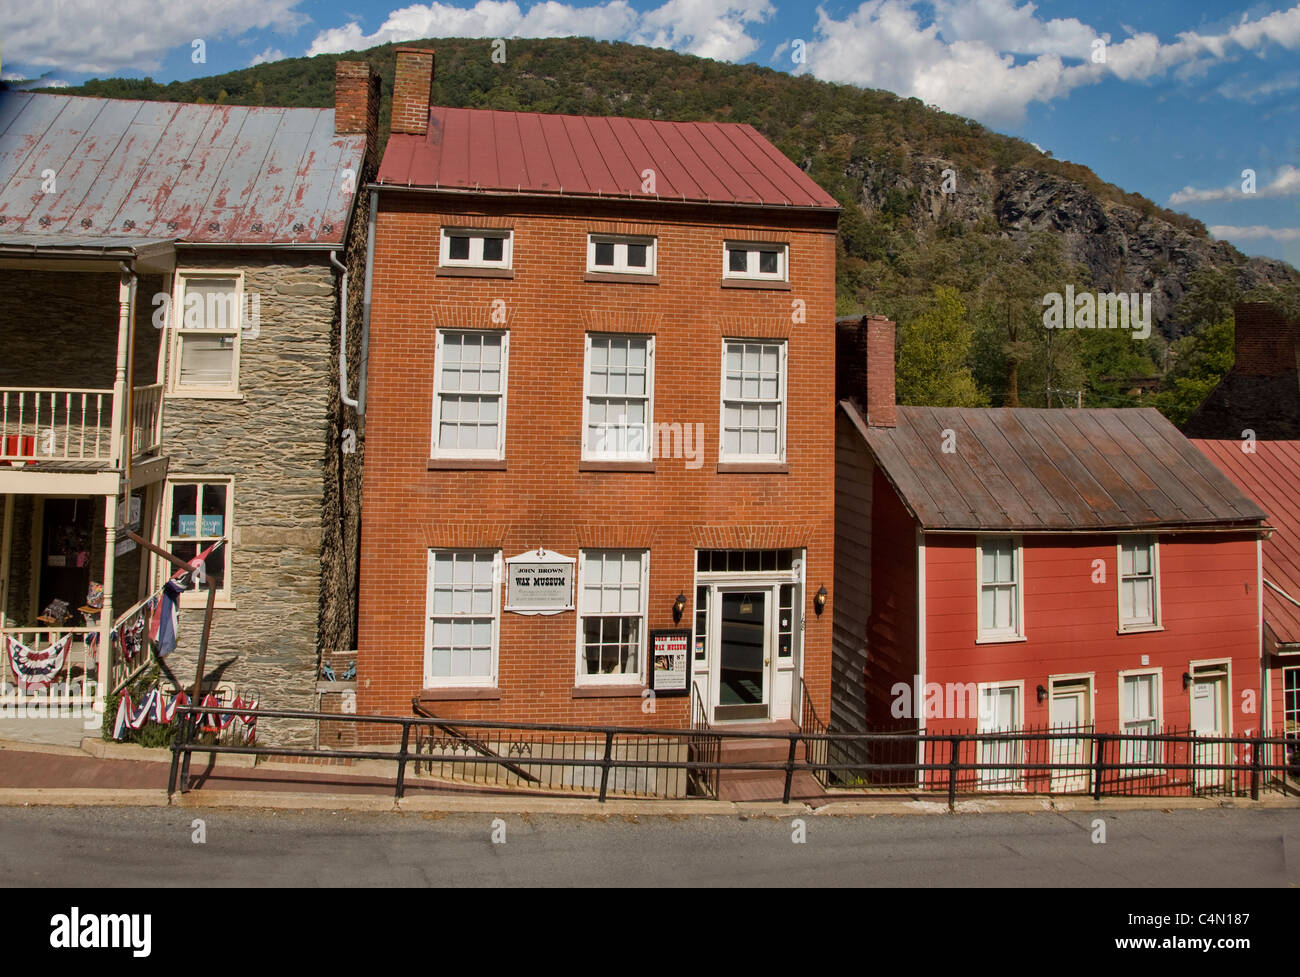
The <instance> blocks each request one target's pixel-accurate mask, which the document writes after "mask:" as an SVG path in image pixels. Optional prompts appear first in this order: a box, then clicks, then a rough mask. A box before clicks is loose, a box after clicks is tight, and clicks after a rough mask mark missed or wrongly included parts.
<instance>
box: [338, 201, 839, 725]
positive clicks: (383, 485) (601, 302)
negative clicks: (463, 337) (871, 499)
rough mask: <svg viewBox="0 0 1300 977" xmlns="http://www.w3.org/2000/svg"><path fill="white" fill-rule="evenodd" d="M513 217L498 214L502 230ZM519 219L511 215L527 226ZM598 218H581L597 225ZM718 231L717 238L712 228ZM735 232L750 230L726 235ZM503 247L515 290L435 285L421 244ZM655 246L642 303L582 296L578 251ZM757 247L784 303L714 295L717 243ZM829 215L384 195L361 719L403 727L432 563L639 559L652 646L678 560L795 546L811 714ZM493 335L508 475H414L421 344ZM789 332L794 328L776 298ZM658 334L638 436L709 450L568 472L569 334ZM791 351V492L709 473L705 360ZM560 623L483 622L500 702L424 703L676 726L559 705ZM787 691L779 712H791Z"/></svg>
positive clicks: (823, 699)
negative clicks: (770, 341)
mask: <svg viewBox="0 0 1300 977" xmlns="http://www.w3.org/2000/svg"><path fill="white" fill-rule="evenodd" d="M510 208H514V210H513V213H512V212H511V210H510ZM525 208H526V209H525ZM597 213H599V215H600V216H599V218H597V216H595V215H596V214H597ZM723 221H727V222H726V223H723ZM737 221H748V222H749V223H737ZM443 223H447V224H452V225H462V226H464V225H479V226H509V227H512V228H513V229H514V244H513V249H514V260H513V264H514V277H513V279H511V280H503V279H499V278H465V277H440V276H438V275H437V274H436V271H437V263H438V242H439V227H440V225H441V224H443ZM619 230H622V231H625V232H629V233H632V232H639V233H649V234H655V235H657V237H658V277H659V281H660V284H658V285H649V284H624V283H610V282H585V281H584V280H583V278H584V274H585V271H586V247H587V244H586V242H587V234H588V232H591V231H603V232H611V231H614V232H616V231H619ZM764 236H770V238H771V239H773V240H782V241H788V242H789V245H790V278H791V288H790V290H788V291H787V290H777V289H755V290H750V289H736V288H723V287H721V284H720V283H721V279H722V243H723V241H724V240H726V239H734V238H741V239H754V238H756V237H758V238H760V239H761V238H763V237H764ZM834 261H835V239H834V215H833V214H821V215H811V216H810V215H808V214H806V213H804V214H802V215H800V214H783V213H780V212H775V211H772V212H766V213H761V214H760V213H759V212H756V211H755V212H748V214H746V212H739V211H735V210H732V209H730V208H728V209H722V208H703V207H698V208H696V207H691V208H688V207H686V206H662V205H659V206H653V205H651V206H647V205H644V204H636V203H609V204H606V205H604V206H603V207H602V208H599V209H598V208H596V207H594V206H592V205H591V204H589V203H564V202H558V201H557V202H555V203H551V202H547V201H539V202H537V203H536V204H530V203H528V202H525V201H520V200H518V199H516V200H514V201H509V200H506V201H501V202H499V203H494V202H493V201H490V200H482V199H480V200H479V201H477V202H475V201H469V200H464V199H454V198H444V197H440V196H438V195H432V194H409V195H401V196H398V195H396V194H393V193H385V194H383V195H382V198H381V203H380V212H379V216H378V226H377V232H376V242H375V258H374V283H373V292H372V294H373V307H372V312H371V332H370V364H369V373H368V404H367V418H366V425H367V426H366V468H365V489H364V505H363V520H364V521H363V530H362V556H361V598H360V604H361V606H360V632H359V637H358V645H359V652H360V663H359V673H358V679H359V681H358V710H359V712H361V713H363V714H366V713H370V714H375V713H387V714H399V715H402V714H409V713H410V703H411V697H412V696H413V695H415V694H417V693H418V692H419V691H420V689H421V686H422V684H423V668H424V632H425V593H426V576H427V572H426V562H427V556H426V554H427V550H428V548H429V547H448V546H455V547H483V548H491V549H499V550H501V552H502V556H503V558H504V557H510V556H513V555H515V554H517V553H520V552H522V551H524V550H528V549H532V548H536V547H537V546H539V545H540V546H545V547H547V548H548V549H552V550H557V551H559V552H560V553H563V554H564V555H566V556H573V557H576V556H578V550H579V549H580V548H583V549H585V548H593V547H628V548H649V549H650V580H649V597H648V600H649V606H648V610H649V616H648V621H647V625H648V627H649V628H651V629H655V628H662V627H673V626H674V622H673V620H672V615H671V609H672V604H673V598H674V597H675V596H676V595H677V594H678V592H679V591H680V592H684V593H685V594H686V595H687V597H688V598H689V601H688V606H687V609H686V613H685V615H684V616H683V619H682V625H681V626H689V624H690V622H691V621H692V619H693V617H692V615H693V611H694V607H693V603H694V600H693V596H694V595H693V592H692V580H693V567H694V551H695V548H696V547H701V548H715V547H716V548H765V547H807V563H806V581H807V586H806V588H805V590H806V593H805V594H804V598H805V608H804V613H805V617H806V620H807V630H806V632H805V635H804V680H805V682H806V683H807V684H808V686H809V689H810V693H811V694H812V695H813V698H814V705H815V708H816V709H817V711H818V712H819V713H820V714H821V715H829V702H830V693H829V683H830V658H831V654H830V637H831V618H832V615H831V613H830V611H831V610H832V608H833V605H834V600H835V596H834V594H831V597H830V601H829V603H828V606H827V613H825V614H823V615H821V616H818V615H816V614H814V613H813V609H812V595H813V594H814V593H815V592H816V591H817V588H818V587H819V586H821V585H823V584H825V585H826V586H827V587H828V589H830V585H831V583H832V567H833V553H832V547H833V533H834V522H833V507H834V498H833V492H834V480H833V466H834V406H835V399H834V376H835V371H834V328H835V327H834V314H835V294H834V279H835V275H834ZM498 299H500V300H502V301H503V302H505V304H506V312H507V322H506V327H507V328H508V329H509V332H510V353H509V367H508V384H509V386H508V391H507V398H508V407H507V421H506V423H507V427H506V464H507V470H506V471H430V470H428V468H427V466H428V460H429V455H430V436H431V424H432V409H433V407H432V391H433V382H434V351H435V329H436V328H437V327H439V326H447V327H462V328H464V327H470V328H500V327H501V326H500V324H493V323H492V322H491V318H490V317H491V314H492V303H493V302H494V301H495V300H498ZM793 300H799V301H801V302H803V303H805V306H806V310H805V317H804V318H805V321H803V322H798V323H796V322H792V315H791V309H792V301H793ZM589 330H595V331H601V330H604V331H625V332H637V333H653V334H654V335H655V378H654V420H655V422H656V423H659V422H668V423H671V422H678V423H681V424H683V425H685V424H691V425H694V424H695V423H696V422H699V423H701V424H702V425H703V429H704V432H705V445H704V455H703V461H704V464H703V467H700V468H698V469H694V470H691V469H688V468H687V467H686V464H687V462H686V461H685V460H684V459H681V458H668V459H664V458H661V459H659V460H658V462H657V468H656V471H654V472H653V473H640V472H580V471H579V470H578V469H579V460H580V452H581V429H582V409H583V396H582V391H583V356H584V346H585V334H586V332H587V331H589ZM724 336H726V337H728V338H733V337H742V338H747V337H782V338H786V339H787V341H788V367H787V368H788V389H789V393H788V399H787V431H786V459H787V462H788V466H789V471H788V473H771V472H764V473H760V474H753V473H744V474H741V473H719V472H718V471H717V459H718V435H719V430H718V429H719V400H720V396H721V341H722V338H723V337H724ZM576 642H577V617H576V614H575V612H566V613H562V614H558V615H555V616H552V617H545V616H521V615H517V614H512V613H504V612H502V614H501V629H500V665H499V673H498V686H499V690H500V699H499V700H497V701H455V702H447V701H440V702H437V703H435V705H434V708H435V709H436V711H437V712H438V713H439V714H440V715H444V716H453V717H461V718H464V717H476V718H477V717H482V718H511V719H517V720H526V721H562V722H602V723H630V724H637V725H652V724H653V725H669V726H675V725H681V724H682V723H684V722H685V721H686V720H687V718H688V710H689V699H687V698H672V699H666V698H661V699H659V701H658V704H657V711H656V712H655V713H653V714H646V713H643V712H642V709H641V703H642V700H641V698H640V697H639V695H634V696H623V697H620V698H581V697H575V695H574V687H575V663H576V655H577V644H576ZM797 694H798V693H797V690H796V695H797Z"/></svg>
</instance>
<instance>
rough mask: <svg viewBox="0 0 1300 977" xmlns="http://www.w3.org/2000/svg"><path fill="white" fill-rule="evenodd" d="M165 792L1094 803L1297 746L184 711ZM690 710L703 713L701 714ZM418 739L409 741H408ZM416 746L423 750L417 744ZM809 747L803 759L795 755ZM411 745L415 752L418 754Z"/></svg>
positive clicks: (1282, 784)
mask: <svg viewBox="0 0 1300 977" xmlns="http://www.w3.org/2000/svg"><path fill="white" fill-rule="evenodd" d="M177 711H178V714H179V715H181V716H182V719H181V731H180V735H179V736H177V738H176V740H175V742H174V744H173V746H172V750H173V756H172V767H171V774H170V778H169V781H168V792H169V793H174V792H175V791H176V790H177V789H178V787H179V789H181V790H182V791H184V790H188V789H190V778H189V767H190V758H191V757H192V755H193V754H195V753H207V754H211V755H214V756H215V755H216V754H223V753H230V754H244V755H253V756H266V757H273V756H282V757H315V758H329V759H338V758H339V757H346V758H349V759H355V760H383V761H389V762H393V763H395V764H396V770H397V780H396V787H395V793H396V796H397V797H399V798H400V797H402V796H403V795H404V793H405V790H406V778H407V771H408V769H409V768H410V765H411V764H415V772H416V773H417V774H419V773H421V772H423V773H428V774H434V775H438V776H440V777H441V778H443V779H447V780H454V781H457V782H460V783H475V784H481V785H484V786H490V787H497V788H501V787H505V788H514V789H519V790H529V791H534V790H552V791H575V792H579V793H583V794H594V795H595V796H596V797H597V798H598V799H599V800H601V801H604V800H606V798H607V797H608V796H609V795H610V794H615V795H618V796H625V797H713V798H716V797H717V796H718V784H719V783H720V781H721V780H723V779H724V778H725V776H726V773H727V772H728V771H755V770H759V771H771V773H772V777H773V779H774V781H775V782H776V783H778V784H780V783H783V785H784V790H783V801H784V802H786V803H788V802H789V800H790V788H791V782H792V780H793V777H794V774H795V773H796V772H797V771H800V770H806V771H810V772H812V773H813V774H814V775H815V776H817V778H818V780H819V782H820V783H821V784H822V785H823V786H824V787H825V788H827V790H828V791H829V793H830V796H831V797H854V796H860V795H861V794H862V793H863V792H868V793H873V794H874V793H884V794H889V793H898V792H899V791H902V792H904V793H908V794H927V795H928V794H937V795H940V796H943V795H946V797H947V801H948V804H949V806H950V807H952V806H955V804H956V801H957V798H958V797H959V796H972V795H973V796H987V795H989V794H1048V795H1081V796H1091V797H1093V798H1095V799H1097V800H1100V799H1101V798H1103V797H1113V796H1134V795H1147V796H1196V795H1236V796H1250V797H1252V798H1255V799H1258V798H1259V796H1260V795H1261V793H1264V792H1269V791H1271V792H1277V793H1294V794H1300V743H1298V742H1297V740H1296V739H1295V738H1294V737H1291V738H1288V737H1286V736H1284V735H1282V733H1281V732H1280V731H1279V732H1277V733H1273V734H1270V735H1256V736H1251V737H1241V736H1237V737H1228V736H1198V735H1196V734H1194V733H1191V732H1188V731H1183V732H1178V731H1177V730H1173V729H1171V730H1167V731H1161V732H1155V733H1147V734H1122V735H1121V734H1116V733H1101V732H1097V731H1095V730H1094V729H1093V728H1092V727H1077V728H1068V729H1063V728H1059V727H1058V728H1050V729H1047V728H1041V729H1017V730H1006V731H998V732H979V733H971V732H932V731H927V732H925V733H917V732H911V731H903V732H899V731H889V732H871V733H842V732H829V731H826V730H824V729H823V728H820V727H821V724H820V723H819V722H817V721H816V718H815V715H814V714H812V713H811V712H810V711H809V712H806V713H805V717H804V718H805V726H807V727H809V728H807V729H803V728H801V729H799V730H796V731H793V732H790V733H782V734H778V735H775V736H774V735H773V734H772V733H771V732H747V731H741V730H733V729H727V728H717V727H710V726H709V725H708V723H707V722H706V721H705V720H704V718H703V715H702V714H701V715H699V716H695V717H693V722H692V728H691V729H684V730H682V729H657V728H643V727H630V726H579V725H556V724H545V723H509V722H495V721H488V720H469V719H457V720H447V719H442V718H438V717H435V716H429V715H421V716H411V717H401V716H361V715H355V714H339V713H320V712H304V711H296V710H272V709H258V710H247V709H240V710H238V712H239V714H240V715H256V716H258V717H262V716H265V717H269V718H281V719H307V720H314V721H318V722H353V723H362V724H366V725H368V726H371V727H376V726H377V727H380V729H381V730H386V731H387V732H376V733H375V736H374V738H375V739H377V740H381V741H383V740H387V741H388V742H392V741H393V740H397V741H398V742H399V745H398V747H397V749H396V750H392V749H358V750H348V751H346V752H339V751H331V750H319V749H308V748H295V747H279V746H240V745H211V744H204V743H199V742H196V741H195V733H196V727H195V724H194V721H193V717H195V716H197V715H199V714H209V713H230V712H234V711H236V710H235V709H234V708H233V707H227V706H221V707H212V706H181V707H178V710H177ZM693 711H694V710H693ZM412 734H414V736H413V735H412ZM413 739H414V743H413V742H412V740H413ZM724 739H725V740H742V739H751V740H753V739H760V740H767V741H771V740H773V739H780V740H788V742H789V749H788V751H787V752H786V754H785V755H786V759H785V760H783V761H773V762H763V763H758V762H752V761H750V762H724V761H723V760H722V758H721V756H722V751H721V744H722V741H723V740H724ZM801 745H802V746H803V750H802V752H801V751H800V750H799V747H800V746H801ZM413 747H414V748H413Z"/></svg>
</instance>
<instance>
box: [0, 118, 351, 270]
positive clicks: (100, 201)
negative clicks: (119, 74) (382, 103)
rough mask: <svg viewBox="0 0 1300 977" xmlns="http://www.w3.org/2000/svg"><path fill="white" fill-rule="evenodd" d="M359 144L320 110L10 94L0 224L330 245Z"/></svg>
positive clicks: (0, 127) (344, 211)
mask: <svg viewBox="0 0 1300 977" xmlns="http://www.w3.org/2000/svg"><path fill="white" fill-rule="evenodd" d="M364 152H365V137H364V136H361V135H337V134H335V132H334V110H333V109H285V108H249V107H246V106H240V105H191V104H186V103H180V102H143V101H130V100H125V99H105V98H82V97H79V96H69V95H49V94H44V93H39V94H37V93H31V92H11V93H7V94H5V95H4V96H3V97H2V98H0V233H4V234H16V233H21V234H30V235H36V236H39V237H42V238H48V239H51V240H53V239H57V238H82V237H89V238H100V237H106V236H127V237H142V238H166V239H170V240H180V241H185V242H190V243H203V244H234V243H241V244H244V243H247V244H289V245H292V244H299V245H311V244H338V243H341V242H342V240H343V231H344V228H345V226H346V225H347V219H348V214H349V213H350V210H351V206H352V198H353V196H354V194H355V190H353V189H352V187H353V186H354V185H355V182H356V179H357V178H358V175H359V174H360V172H361V161H362V155H363V154H364ZM349 170H350V171H351V172H352V175H353V179H352V180H351V181H349V180H348V179H347V174H348V171H349ZM47 171H50V172H53V173H54V174H55V176H56V179H55V181H54V183H53V184H52V185H53V187H54V190H53V191H52V192H46V189H47V188H46V187H45V185H44V184H45V182H46V181H45V175H47Z"/></svg>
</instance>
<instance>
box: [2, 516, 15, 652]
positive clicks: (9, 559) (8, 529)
mask: <svg viewBox="0 0 1300 977" xmlns="http://www.w3.org/2000/svg"><path fill="white" fill-rule="evenodd" d="M3 539H4V542H3V543H0V627H3V626H4V623H5V615H6V614H7V613H8V608H9V569H10V567H11V566H12V563H13V555H12V554H11V553H10V550H12V549H13V546H14V497H13V496H12V495H6V496H5V514H4V532H3Z"/></svg>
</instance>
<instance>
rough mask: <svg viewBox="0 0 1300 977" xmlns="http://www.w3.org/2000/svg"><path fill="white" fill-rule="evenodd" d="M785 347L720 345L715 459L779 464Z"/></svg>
mask: <svg viewBox="0 0 1300 977" xmlns="http://www.w3.org/2000/svg"><path fill="white" fill-rule="evenodd" d="M785 378H786V344H785V343H784V342H773V341H765V340H741V339H724V340H723V341H722V422H721V428H722V438H721V439H720V444H719V448H718V451H719V455H718V457H719V459H720V460H721V461H731V462H735V461H739V462H746V461H756V462H764V461H774V462H781V461H785V401H786V379H785Z"/></svg>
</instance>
